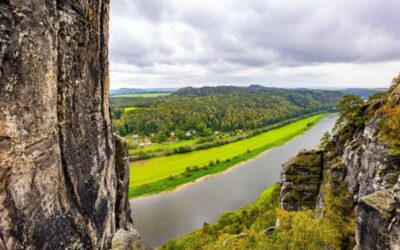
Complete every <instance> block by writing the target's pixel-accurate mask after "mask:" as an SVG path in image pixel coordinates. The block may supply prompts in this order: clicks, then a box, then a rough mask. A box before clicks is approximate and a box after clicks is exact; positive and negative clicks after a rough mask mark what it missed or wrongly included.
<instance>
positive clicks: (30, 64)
mask: <svg viewBox="0 0 400 250" xmlns="http://www.w3.org/2000/svg"><path fill="white" fill-rule="evenodd" d="M108 16H109V1H108V0H95V1H83V0H80V1H77V0H64V1H55V0H54V1H53V0H51V1H44V0H35V1H28V0H22V1H16V0H6V1H0V249H107V248H109V247H110V246H111V240H112V237H113V235H114V233H115V232H116V230H117V229H118V228H125V227H127V225H128V224H129V221H130V219H129V207H128V206H129V204H128V203H127V200H126V199H127V198H126V193H125V190H126V189H127V177H126V176H127V175H126V174H127V173H126V171H128V170H129V168H128V167H127V166H126V163H125V166H122V167H121V164H119V165H117V169H115V166H116V165H115V160H114V157H115V146H114V139H113V135H112V132H111V119H110V114H109V104H108V88H109V79H108V75H109V72H108V49H107V46H108ZM123 157H124V156H123ZM123 157H122V158H123ZM122 161H123V160H122ZM117 162H121V159H120V158H118V157H117ZM122 164H124V163H122ZM117 177H118V178H119V179H117Z"/></svg>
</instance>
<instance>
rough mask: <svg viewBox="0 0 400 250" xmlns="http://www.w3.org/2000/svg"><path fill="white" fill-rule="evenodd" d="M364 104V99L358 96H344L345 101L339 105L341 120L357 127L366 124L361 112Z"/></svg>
mask: <svg viewBox="0 0 400 250" xmlns="http://www.w3.org/2000/svg"><path fill="white" fill-rule="evenodd" d="M363 104H364V101H363V99H361V97H359V96H357V95H345V96H343V99H342V100H341V101H340V102H339V104H338V110H339V113H340V118H339V120H340V121H346V122H348V123H352V124H354V125H355V126H359V125H362V124H363V122H364V120H363V117H362V112H361V107H362V105H363Z"/></svg>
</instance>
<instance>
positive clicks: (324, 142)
mask: <svg viewBox="0 0 400 250" xmlns="http://www.w3.org/2000/svg"><path fill="white" fill-rule="evenodd" d="M331 144H332V136H331V134H329V132H328V131H326V132H325V133H324V135H323V136H322V138H321V140H320V143H319V147H320V148H321V149H322V150H327V149H328V148H329V147H330V146H331Z"/></svg>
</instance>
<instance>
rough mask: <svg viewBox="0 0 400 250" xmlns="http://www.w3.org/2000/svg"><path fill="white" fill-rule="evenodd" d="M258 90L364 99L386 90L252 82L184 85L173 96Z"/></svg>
mask: <svg viewBox="0 0 400 250" xmlns="http://www.w3.org/2000/svg"><path fill="white" fill-rule="evenodd" d="M259 91H270V92H273V93H282V92H286V91H293V92H297V93H299V92H302V93H304V92H309V93H321V92H327V93H328V92H331V93H332V92H336V93H338V92H341V93H342V94H354V95H359V96H361V97H362V98H364V99H367V98H368V97H369V96H370V95H372V94H375V93H378V92H383V91H386V89H383V88H379V89H378V88H377V89H371V88H347V89H310V88H294V89H286V88H275V87H265V86H262V85H258V84H253V85H250V86H248V87H239V86H231V85H228V86H205V87H200V88H195V87H184V88H180V89H178V90H176V91H175V92H174V93H173V95H175V96H207V95H219V94H230V93H238V92H259Z"/></svg>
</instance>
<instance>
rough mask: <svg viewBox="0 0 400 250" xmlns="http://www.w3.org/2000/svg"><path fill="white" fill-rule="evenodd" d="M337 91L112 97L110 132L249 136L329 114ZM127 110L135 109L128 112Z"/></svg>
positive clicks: (186, 91) (258, 89)
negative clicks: (309, 116)
mask: <svg viewBox="0 0 400 250" xmlns="http://www.w3.org/2000/svg"><path fill="white" fill-rule="evenodd" d="M342 96H343V93H341V92H338V91H322V90H291V89H277V88H266V87H262V86H258V85H252V86H250V87H246V88H245V87H232V86H221V87H203V88H190V87H189V88H183V89H179V90H177V91H176V92H174V93H172V94H171V95H170V96H163V97H155V98H127V97H122V98H118V97H111V98H110V102H111V106H112V114H113V118H114V124H113V125H114V131H116V132H117V133H119V134H120V135H122V136H124V135H126V134H131V133H133V134H139V135H146V136H148V135H150V134H158V137H167V136H168V134H169V133H170V132H172V131H173V132H175V133H176V134H177V137H179V136H184V135H185V131H193V130H194V131H196V133H198V134H199V135H200V136H201V135H207V134H210V133H211V132H212V131H224V132H229V131H234V130H238V129H242V130H251V129H255V128H260V127H264V126H267V125H271V124H273V123H277V122H280V121H283V120H286V119H289V118H294V117H299V116H302V115H306V114H311V113H315V112H321V111H327V110H332V109H334V107H335V104H336V103H337V101H338V100H339V99H340V98H341V97H342ZM126 107H136V108H135V109H132V110H129V111H127V109H125V108H126Z"/></svg>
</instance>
